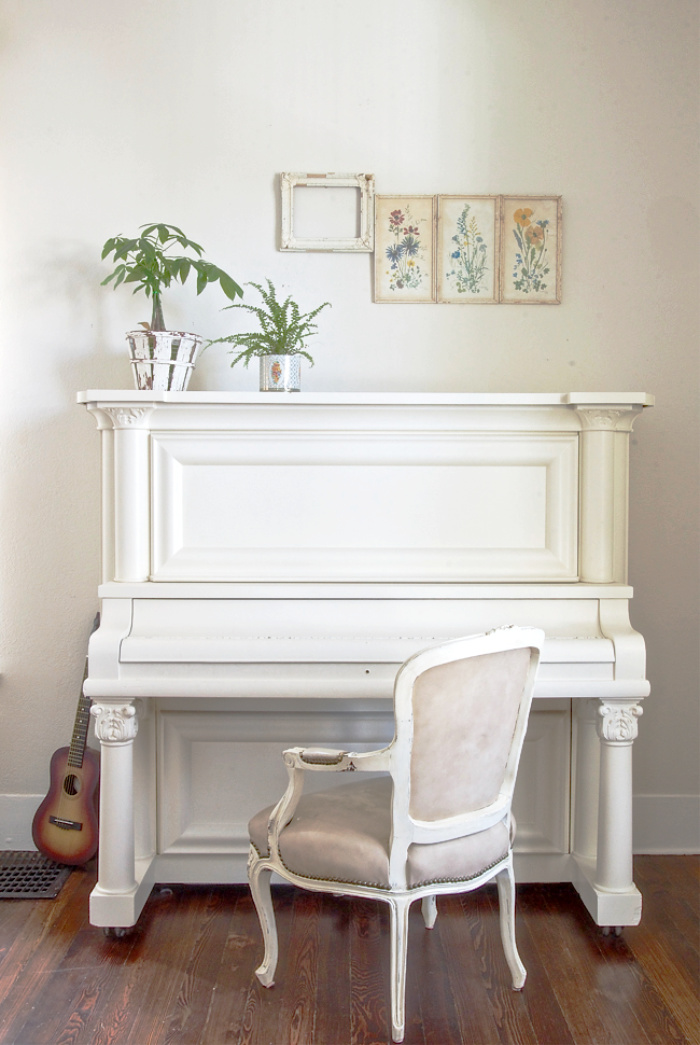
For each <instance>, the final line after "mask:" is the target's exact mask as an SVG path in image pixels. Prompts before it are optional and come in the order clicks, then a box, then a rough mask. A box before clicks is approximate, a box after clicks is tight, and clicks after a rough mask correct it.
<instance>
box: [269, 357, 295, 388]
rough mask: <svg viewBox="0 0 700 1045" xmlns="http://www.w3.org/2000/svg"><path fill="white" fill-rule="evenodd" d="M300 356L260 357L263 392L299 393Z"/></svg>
mask: <svg viewBox="0 0 700 1045" xmlns="http://www.w3.org/2000/svg"><path fill="white" fill-rule="evenodd" d="M300 390H301V379H300V366H299V356H260V391H261V392H299V391H300Z"/></svg>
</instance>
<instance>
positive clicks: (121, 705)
mask: <svg viewBox="0 0 700 1045" xmlns="http://www.w3.org/2000/svg"><path fill="white" fill-rule="evenodd" d="M151 411H152V407H134V406H131V405H126V404H125V405H123V406H114V407H108V408H105V409H104V413H105V414H106V415H107V416H108V417H109V420H110V422H111V428H112V438H113V440H114V443H113V449H114V469H113V473H112V475H111V476H107V477H106V478H111V479H112V482H113V488H112V490H111V491H109V493H108V495H107V501H108V503H109V504H110V505H111V506H112V507H113V513H114V514H113V519H114V529H113V534H112V542H111V543H112V544H113V547H112V548H111V549H103V555H105V554H107V555H109V557H110V558H111V559H112V561H113V563H114V579H115V580H116V581H121V582H140V581H147V580H148V579H149V577H150V573H151V559H150V545H151V511H150V429H149V420H150V415H151ZM90 710H91V714H92V715H93V716H94V717H95V736H96V737H97V739H98V740H99V741H100V766H101V769H100V775H101V778H102V779H101V787H100V845H99V855H98V865H99V872H98V875H99V877H98V883H97V886H96V887H95V894H115V893H116V894H130V893H133V892H135V890H136V888H137V882H136V878H135V873H134V872H135V865H134V856H135V851H134V848H135V847H134V741H135V739H136V735H137V733H138V717H137V715H136V708H135V707H134V704H133V702H132V701H128V702H127V701H124V700H123V699H119V700H107V699H104V698H102V697H100V696H96V697H94V698H93V704H92V707H91V709H90ZM103 827H104V829H103Z"/></svg>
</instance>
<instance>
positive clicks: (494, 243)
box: [374, 196, 561, 305]
mask: <svg viewBox="0 0 700 1045" xmlns="http://www.w3.org/2000/svg"><path fill="white" fill-rule="evenodd" d="M374 300H375V301H377V302H385V303H386V302H392V303H401V302H403V303H410V302H437V303H438V304H464V305H467V304H469V305H472V304H485V305H494V304H510V305H515V304H524V305H527V304H532V305H535V304H536V305H558V304H559V303H560V301H561V197H560V196H376V197H375V249H374Z"/></svg>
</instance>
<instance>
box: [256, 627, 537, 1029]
mask: <svg viewBox="0 0 700 1045" xmlns="http://www.w3.org/2000/svg"><path fill="white" fill-rule="evenodd" d="M543 638H544V636H543V635H542V632H541V631H539V630H537V629H534V628H501V629H497V630H496V631H493V632H489V633H488V634H487V635H476V636H471V637H470V638H466V639H457V640H454V641H452V642H446V643H443V644H441V645H440V646H436V647H433V648H432V649H429V650H424V651H422V652H421V653H418V654H416V655H415V656H414V657H411V658H410V659H409V660H408V661H406V663H405V664H404V665H402V667H401V669H400V670H399V672H398V674H397V677H396V684H395V689H394V714H395V719H396V733H395V736H394V740H393V741H392V743H391V744H390V745H389V746H388V747H386V748H383V749H381V750H380V751H372V752H362V753H358V752H343V751H322V750H320V751H319V750H316V751H311V750H308V751H305V750H304V749H302V748H290V749H289V750H288V751H285V753H284V760H285V763H286V765H287V769H288V773H289V786H288V787H287V791H286V792H285V794H284V796H283V797H282V798H281V799H280V801H279V802H278V803H277V805H276V806H270V807H269V808H267V809H263V810H261V811H260V812H259V813H257V814H256V815H255V816H254V817H253V818H252V820H251V821H250V824H249V832H250V841H251V847H250V859H249V869H248V874H249V881H250V885H251V890H252V894H253V899H254V901H255V905H256V908H257V911H258V914H259V917H260V923H261V927H262V930H263V936H264V940H265V957H264V960H263V963H262V964H261V966H260V967H259V968H258V969H257V970H256V973H257V976H258V978H259V979H260V981H261V982H262V983H263V984H264V985H265V986H272V984H273V980H274V973H275V968H276V964H277V933H276V929H275V920H274V910H273V907H272V901H271V894H270V874H271V872H272V871H275V872H277V873H278V874H279V875H281V876H282V877H283V878H285V879H287V880H288V881H290V882H293V883H295V884H297V885H300V886H303V887H305V888H307V889H318V890H322V891H327V892H333V893H336V894H347V895H351V896H352V895H359V896H370V897H375V898H376V899H379V900H383V901H384V902H386V903H388V904H389V906H390V910H391V952H392V1035H393V1039H394V1041H397V1042H399V1041H402V1040H403V1033H404V1012H405V976H406V940H407V928H408V909H409V907H410V904H411V903H412V902H413V901H414V900H416V899H421V901H422V905H423V915H424V918H425V922H426V925H427V926H428V928H430V927H432V925H433V923H434V920H435V915H436V907H435V897H436V896H439V895H440V894H441V893H451V892H463V891H466V890H469V889H473V888H477V887H478V886H479V885H482V884H483V883H484V882H487V881H490V880H491V879H493V878H495V879H496V881H497V883H498V892H499V901H500V907H501V937H502V941H503V947H504V951H505V957H506V961H507V964H508V966H509V968H510V972H511V976H512V980H513V986H514V988H515V989H520V988H521V987H522V986H523V984H524V982H525V976H526V973H525V969H524V967H523V965H522V962H521V961H520V958H519V956H518V953H517V948H516V945H515V883H514V878H513V858H512V851H511V844H512V828H513V821H512V817H511V812H510V805H511V799H512V794H513V787H514V784H515V777H516V771H517V767H518V761H519V758H520V751H521V748H522V743H523V738H524V735H525V729H526V726H527V718H528V714H529V710H530V703H531V700H532V691H533V686H534V680H535V673H536V669H537V664H538V660H539V651H540V648H541V645H542V642H543ZM308 772H325V773H329V772H330V773H339V772H340V773H347V774H348V778H347V782H345V781H344V782H343V783H342V784H339V785H338V786H336V787H332V788H329V789H327V790H325V791H318V792H315V793H312V794H309V795H304V794H303V793H302V792H303V780H304V776H305V774H306V773H308ZM363 772H369V773H372V777H369V778H368V777H364V778H363V776H362V773H363Z"/></svg>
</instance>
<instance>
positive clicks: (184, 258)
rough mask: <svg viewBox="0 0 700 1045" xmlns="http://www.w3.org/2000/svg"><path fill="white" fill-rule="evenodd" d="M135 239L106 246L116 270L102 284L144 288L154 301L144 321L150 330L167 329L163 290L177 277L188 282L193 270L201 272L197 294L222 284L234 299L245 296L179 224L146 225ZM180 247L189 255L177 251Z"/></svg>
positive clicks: (113, 241)
mask: <svg viewBox="0 0 700 1045" xmlns="http://www.w3.org/2000/svg"><path fill="white" fill-rule="evenodd" d="M139 232H140V235H139V236H137V237H136V238H135V239H128V238H127V237H126V236H121V235H120V236H112V238H111V239H108V240H107V242H106V243H105V245H104V247H103V248H102V259H103V260H104V259H105V258H107V257H109V256H110V255H111V256H112V260H113V261H114V262H115V267H114V271H113V272H111V273H110V274H109V276H107V278H106V279H103V280H102V284H101V285H102V286H106V285H107V284H108V283H112V281H114V283H113V287H114V289H116V288H117V287H118V286H119V285H120V284H121V283H125V284H126V283H133V284H135V286H134V294H137V293H138V292H139V291H143V292H144V294H145V295H146V297H147V298H152V300H153V312H152V316H151V322H150V325H149V324H148V323H143V324H141V325H142V326H144V327H146V328H148V329H150V330H166V329H167V328H166V326H165V321H164V319H163V302H162V298H163V291H164V290H166V289H167V288H168V287H169V286H170V284H171V283H172V282H173V280H179V282H180V283H185V282H186V280H187V277H188V276H189V275H190V273H191V272H196V274H197V293H198V294H201V293H202V291H203V290H204V289H205V287H207V286H208V285H209V284H210V283H218V284H219V285H220V287H221V289H222V290H223V292H224V294H225V295H226V297H227V298H229V299H230V300H231V301H234V300H235V299H236V298H237V297H243V290H242V289H241V287H240V286H239V285H238V283H236V281H235V280H234V279H232V278H231V276H229V275H228V273H226V272H224V271H223V269H220V268H218V266H217V265H213V264H212V263H211V262H210V261H205V260H204V259H203V258H202V254H203V253H204V249H203V248H202V247H201V246H200V245H199V243H195V242H194V240H191V239H188V237H187V236H186V235H185V233H184V232H183V231H182V229H179V228H178V227H177V225H167V224H165V223H164V222H158V223H156V224H153V225H142V226H141V227H140V229H139ZM178 247H180V248H182V250H184V251H189V254H175V253H172V251H173V250H175V249H177V248H178Z"/></svg>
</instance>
